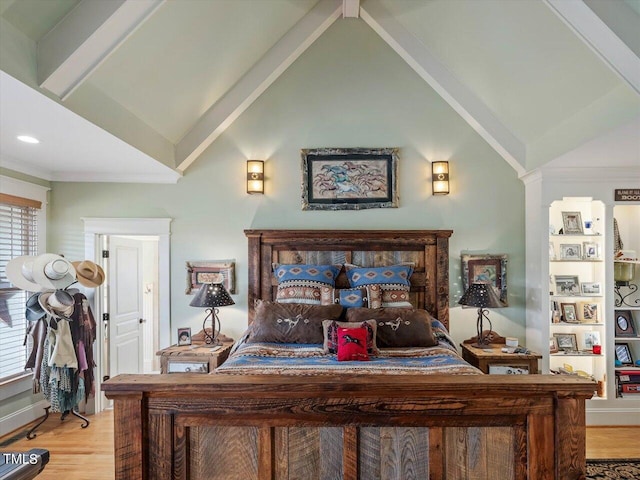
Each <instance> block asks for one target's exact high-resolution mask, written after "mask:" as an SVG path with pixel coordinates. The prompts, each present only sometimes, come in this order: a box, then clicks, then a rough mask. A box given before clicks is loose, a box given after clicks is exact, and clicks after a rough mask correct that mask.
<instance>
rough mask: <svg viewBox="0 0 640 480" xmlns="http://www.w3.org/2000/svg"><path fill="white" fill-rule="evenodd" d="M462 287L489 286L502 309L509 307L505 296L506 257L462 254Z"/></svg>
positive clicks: (466, 288)
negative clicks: (484, 284) (478, 284)
mask: <svg viewBox="0 0 640 480" xmlns="http://www.w3.org/2000/svg"><path fill="white" fill-rule="evenodd" d="M461 258H462V287H463V288H464V289H465V291H466V290H468V289H469V287H470V285H472V284H473V283H488V284H490V285H491V286H492V287H493V289H494V291H495V292H496V294H497V295H498V298H499V299H500V302H501V303H502V306H503V307H508V306H509V301H508V295H507V255H503V254H501V255H475V254H466V253H465V254H462V256H461Z"/></svg>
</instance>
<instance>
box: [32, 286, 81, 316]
mask: <svg viewBox="0 0 640 480" xmlns="http://www.w3.org/2000/svg"><path fill="white" fill-rule="evenodd" d="M38 303H40V306H41V307H42V308H43V309H44V311H45V312H47V313H48V314H49V315H51V316H53V317H55V318H67V319H68V318H69V317H71V315H72V314H73V308H74V305H75V301H74V300H73V297H72V296H71V295H69V293H68V292H65V291H64V290H55V291H53V292H52V291H47V292H42V293H41V294H40V296H39V297H38Z"/></svg>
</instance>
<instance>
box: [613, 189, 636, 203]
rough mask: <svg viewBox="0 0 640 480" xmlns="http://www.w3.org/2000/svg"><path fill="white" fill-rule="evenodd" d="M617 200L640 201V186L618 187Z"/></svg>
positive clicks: (616, 190) (616, 191)
mask: <svg viewBox="0 0 640 480" xmlns="http://www.w3.org/2000/svg"><path fill="white" fill-rule="evenodd" d="M615 201H616V202H640V188H616V189H615Z"/></svg>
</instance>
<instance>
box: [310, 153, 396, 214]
mask: <svg viewBox="0 0 640 480" xmlns="http://www.w3.org/2000/svg"><path fill="white" fill-rule="evenodd" d="M301 156H302V209H303V210H360V209H364V208H396V207H398V180H397V171H398V149H397V148H312V149H302V150H301Z"/></svg>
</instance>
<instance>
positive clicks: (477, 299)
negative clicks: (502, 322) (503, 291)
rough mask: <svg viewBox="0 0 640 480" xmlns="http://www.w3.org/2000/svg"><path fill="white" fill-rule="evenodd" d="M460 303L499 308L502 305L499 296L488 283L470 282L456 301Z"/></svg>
mask: <svg viewBox="0 0 640 480" xmlns="http://www.w3.org/2000/svg"><path fill="white" fill-rule="evenodd" d="M458 303H459V304H460V305H464V306H467V307H478V308H501V307H503V305H502V302H501V301H500V297H498V294H497V293H496V291H495V290H494V289H493V286H491V285H490V284H488V283H472V284H471V285H469V288H467V291H466V292H464V295H463V296H462V298H461V299H460V300H459V301H458Z"/></svg>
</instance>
